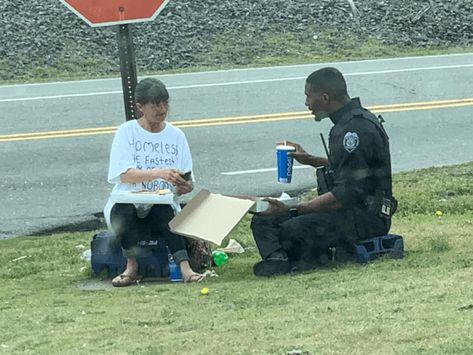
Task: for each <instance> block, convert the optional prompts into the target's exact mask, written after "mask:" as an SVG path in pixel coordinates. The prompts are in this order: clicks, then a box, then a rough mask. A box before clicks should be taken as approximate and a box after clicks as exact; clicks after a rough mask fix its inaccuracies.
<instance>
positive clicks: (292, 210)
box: [289, 207, 299, 217]
mask: <svg viewBox="0 0 473 355" xmlns="http://www.w3.org/2000/svg"><path fill="white" fill-rule="evenodd" d="M297 216H299V211H298V210H297V208H295V207H292V208H290V209H289V217H297Z"/></svg>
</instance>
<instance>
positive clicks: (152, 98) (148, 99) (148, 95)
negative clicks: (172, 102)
mask: <svg viewBox="0 0 473 355" xmlns="http://www.w3.org/2000/svg"><path fill="white" fill-rule="evenodd" d="M168 100H169V93H168V90H167V89H166V86H165V85H164V84H163V83H162V82H161V81H160V80H158V79H155V78H145V79H143V80H141V81H140V82H139V83H138V85H136V88H135V101H136V102H137V103H139V104H142V105H146V104H148V103H153V104H156V105H158V104H159V103H160V102H163V101H168Z"/></svg>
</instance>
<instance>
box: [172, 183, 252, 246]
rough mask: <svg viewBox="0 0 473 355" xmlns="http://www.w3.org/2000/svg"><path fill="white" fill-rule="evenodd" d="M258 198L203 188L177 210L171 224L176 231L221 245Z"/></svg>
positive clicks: (174, 231) (173, 230)
mask: <svg viewBox="0 0 473 355" xmlns="http://www.w3.org/2000/svg"><path fill="white" fill-rule="evenodd" d="M254 204H255V201H252V200H247V199H240V198H236V197H230V196H224V195H220V194H213V193H210V192H209V191H208V190H205V189H203V190H201V191H199V193H198V194H197V195H195V196H194V198H193V199H192V200H190V201H189V202H188V203H187V204H186V206H185V207H184V208H183V209H182V211H181V212H180V213H179V214H177V215H176V216H175V217H174V218H173V219H172V220H171V222H169V227H170V228H171V231H172V232H173V233H176V234H181V235H184V236H186V237H190V238H195V239H202V240H205V241H208V242H212V243H215V244H217V245H219V246H220V245H221V244H222V241H223V239H224V238H225V237H226V236H227V235H228V234H229V233H230V232H231V230H232V229H233V228H234V227H235V226H236V225H237V224H238V222H240V221H241V219H242V218H243V217H244V216H245V214H246V213H247V212H248V210H249V209H250V208H251V207H252V206H253V205H254Z"/></svg>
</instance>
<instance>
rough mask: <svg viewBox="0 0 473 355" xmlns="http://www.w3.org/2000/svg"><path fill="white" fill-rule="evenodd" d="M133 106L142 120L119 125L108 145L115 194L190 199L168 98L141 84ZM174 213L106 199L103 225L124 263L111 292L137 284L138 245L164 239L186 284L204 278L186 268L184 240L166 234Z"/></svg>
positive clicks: (156, 85)
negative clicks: (165, 194) (163, 193)
mask: <svg viewBox="0 0 473 355" xmlns="http://www.w3.org/2000/svg"><path fill="white" fill-rule="evenodd" d="M135 101H136V107H137V108H138V110H139V111H140V112H141V113H142V114H143V116H142V117H141V118H139V119H137V120H130V121H127V122H125V123H123V124H122V125H120V127H118V130H117V132H116V134H115V137H114V139H113V143H112V148H111V153H110V165H109V172H108V181H109V182H110V183H112V184H115V187H114V189H113V191H114V192H119V191H142V190H144V191H156V190H166V189H169V190H170V191H171V192H173V193H174V194H175V195H177V196H179V195H182V194H186V193H189V192H190V191H192V189H193V183H192V179H191V178H190V174H189V172H191V171H192V157H191V153H190V149H189V145H188V143H187V139H186V137H185V135H184V133H183V132H182V131H181V130H180V129H179V128H177V127H174V126H173V125H172V124H171V123H169V122H166V116H167V114H168V108H169V106H168V105H169V93H168V91H167V89H166V87H165V85H164V84H163V83H162V82H161V81H159V80H157V79H154V78H146V79H143V80H141V81H140V82H139V83H138V85H137V86H136V89H135ZM186 173H188V174H186ZM178 208H179V207H178V201H177V199H176V200H175V203H174V205H169V204H138V203H113V202H112V200H111V199H109V201H108V203H107V205H106V206H105V209H104V215H105V219H106V221H107V225H108V226H109V228H110V229H111V230H112V232H113V234H114V236H115V237H116V238H118V240H119V241H120V243H121V246H122V249H123V255H124V256H125V258H126V268H125V271H124V272H123V273H122V274H120V275H118V276H117V277H115V278H114V279H113V280H112V284H113V285H114V286H117V287H120V286H129V285H132V284H134V283H136V282H137V281H139V278H140V276H139V275H138V263H137V259H136V258H137V257H138V256H139V255H140V253H141V252H142V251H141V248H140V246H139V242H140V241H144V240H154V239H164V241H165V243H166V245H167V247H168V248H169V250H170V252H171V254H172V257H173V258H174V261H175V262H176V264H178V265H179V266H180V268H181V272H182V278H183V279H184V281H187V282H194V281H200V280H202V278H203V277H204V276H203V275H202V274H199V273H197V272H195V271H193V270H192V268H191V266H190V264H189V256H188V254H187V250H186V243H185V239H184V237H182V236H179V235H176V234H173V233H172V232H171V231H170V230H169V226H168V223H169V221H170V220H171V219H172V218H173V217H174V214H175V212H176V211H177V210H178Z"/></svg>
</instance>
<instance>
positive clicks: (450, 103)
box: [0, 98, 473, 142]
mask: <svg viewBox="0 0 473 355" xmlns="http://www.w3.org/2000/svg"><path fill="white" fill-rule="evenodd" d="M472 105H473V98H465V99H452V100H441V101H424V102H412V103H401V104H386V105H375V106H369V107H367V108H368V109H369V110H371V111H373V112H375V113H383V112H402V111H414V110H431V109H439V108H449V107H462V106H472ZM310 117H312V115H311V114H310V113H309V112H308V111H299V112H281V113H268V114H260V115H248V116H233V117H216V118H204V119H196V120H180V121H174V122H172V123H173V124H174V125H175V126H176V127H181V128H190V127H206V126H221V125H230V124H244V123H256V122H271V121H283V120H298V119H304V118H310ZM116 129H117V127H115V126H108V127H97V128H79V129H69V130H58V131H44V132H29V133H14V134H5V135H0V142H12V141H24V140H36V139H48V138H61V137H78V136H91V135H99V134H112V133H114V132H115V131H116Z"/></svg>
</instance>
